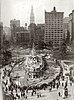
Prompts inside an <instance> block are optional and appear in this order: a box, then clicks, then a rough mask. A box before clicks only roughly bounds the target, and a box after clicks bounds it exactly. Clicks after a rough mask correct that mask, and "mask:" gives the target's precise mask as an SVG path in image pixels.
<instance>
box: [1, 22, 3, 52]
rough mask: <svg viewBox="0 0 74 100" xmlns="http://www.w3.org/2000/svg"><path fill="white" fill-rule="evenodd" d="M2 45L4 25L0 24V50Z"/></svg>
mask: <svg viewBox="0 0 74 100" xmlns="http://www.w3.org/2000/svg"><path fill="white" fill-rule="evenodd" d="M2 43H3V23H2V22H0V50H1V48H2Z"/></svg>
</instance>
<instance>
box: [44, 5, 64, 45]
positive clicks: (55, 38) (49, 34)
mask: <svg viewBox="0 0 74 100" xmlns="http://www.w3.org/2000/svg"><path fill="white" fill-rule="evenodd" d="M63 14H64V12H57V11H56V8H55V7H54V8H53V11H51V12H46V11H45V35H44V41H45V43H49V42H50V41H51V42H52V43H53V46H59V45H60V44H61V43H62V42H63V38H64V34H63Z"/></svg>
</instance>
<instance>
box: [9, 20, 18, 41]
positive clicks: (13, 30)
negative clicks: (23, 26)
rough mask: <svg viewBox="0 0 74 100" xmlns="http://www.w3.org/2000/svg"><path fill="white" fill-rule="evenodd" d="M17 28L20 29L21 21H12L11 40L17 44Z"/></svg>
mask: <svg viewBox="0 0 74 100" xmlns="http://www.w3.org/2000/svg"><path fill="white" fill-rule="evenodd" d="M17 27H20V20H16V19H13V20H10V29H11V40H12V42H14V43H15V42H16V38H15V36H16V34H15V33H16V28H17Z"/></svg>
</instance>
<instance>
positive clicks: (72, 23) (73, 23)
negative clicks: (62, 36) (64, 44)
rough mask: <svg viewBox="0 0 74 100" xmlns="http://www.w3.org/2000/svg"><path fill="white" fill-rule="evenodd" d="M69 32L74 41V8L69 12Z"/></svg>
mask: <svg viewBox="0 0 74 100" xmlns="http://www.w3.org/2000/svg"><path fill="white" fill-rule="evenodd" d="M69 32H70V38H71V41H72V42H74V10H73V11H72V13H70V14H69Z"/></svg>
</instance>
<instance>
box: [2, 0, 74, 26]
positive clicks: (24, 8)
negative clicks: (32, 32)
mask: <svg viewBox="0 0 74 100" xmlns="http://www.w3.org/2000/svg"><path fill="white" fill-rule="evenodd" d="M32 5H33V8H34V15H35V22H36V23H44V14H45V13H44V10H46V11H48V12H50V11H52V10H53V7H54V6H55V7H56V9H57V11H60V12H61V11H63V12H64V16H68V15H69V14H70V13H71V12H72V10H73V9H74V0H1V11H2V12H1V19H2V21H3V24H4V26H9V25H10V20H11V19H14V18H15V19H20V21H21V25H24V24H25V23H28V24H29V22H30V12H31V6H32Z"/></svg>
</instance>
